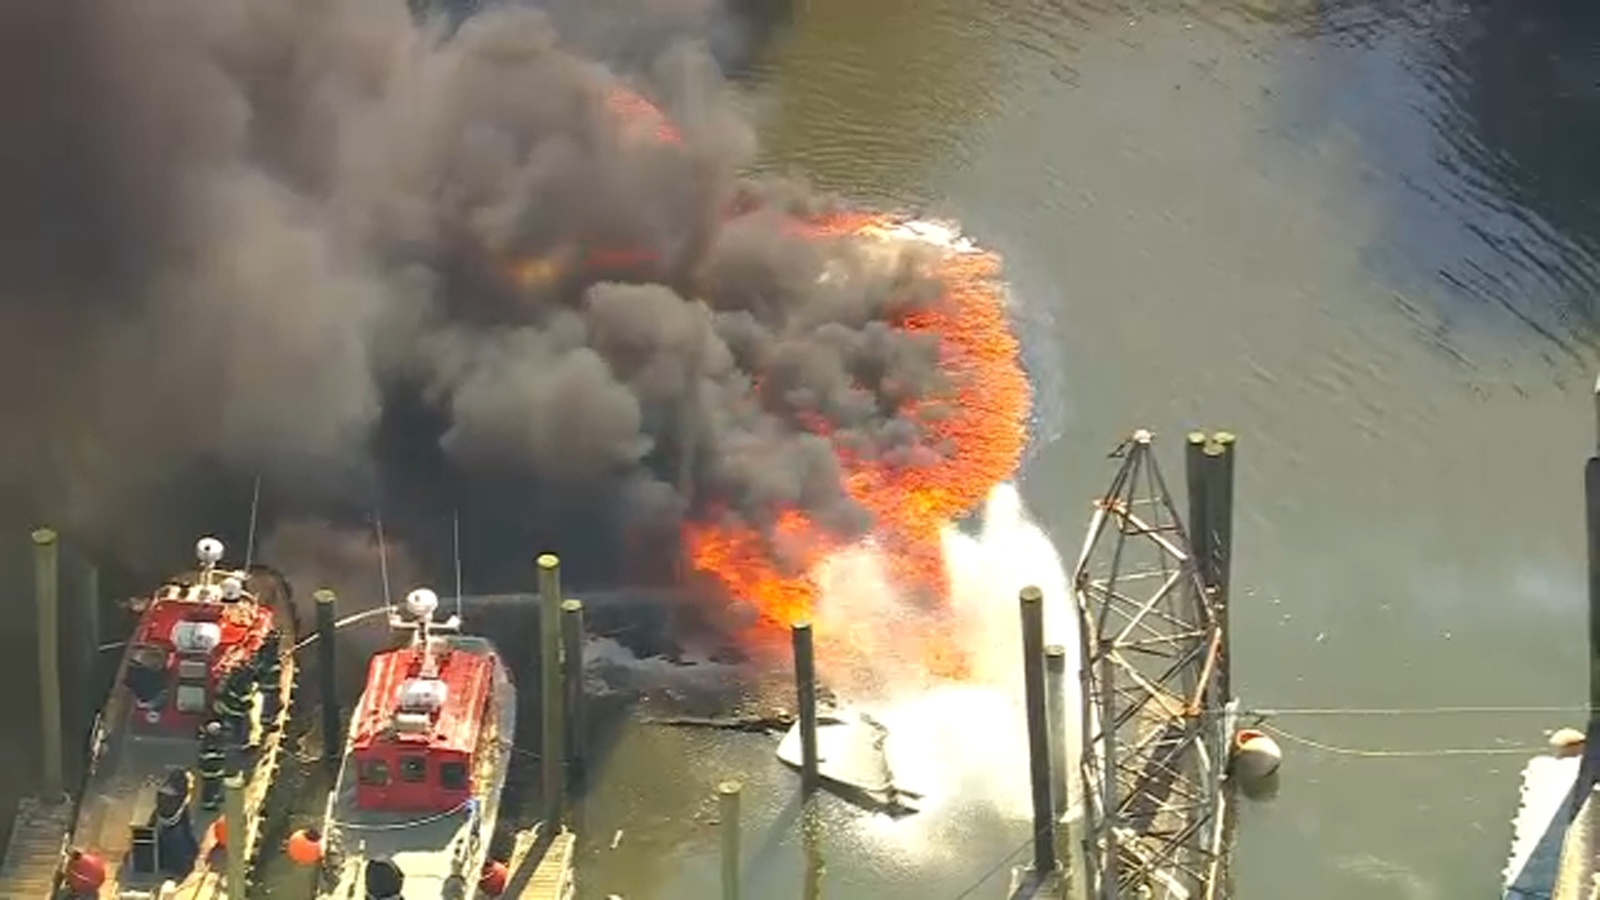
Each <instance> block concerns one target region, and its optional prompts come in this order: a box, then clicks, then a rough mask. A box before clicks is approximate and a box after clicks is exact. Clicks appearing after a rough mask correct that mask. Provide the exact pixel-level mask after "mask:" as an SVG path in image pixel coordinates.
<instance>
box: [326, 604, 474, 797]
mask: <svg viewBox="0 0 1600 900" xmlns="http://www.w3.org/2000/svg"><path fill="white" fill-rule="evenodd" d="M417 595H426V596H425V597H422V598H421V599H418V598H417ZM436 604H437V598H434V597H433V596H432V592H431V591H414V592H412V597H409V598H407V606H408V607H409V608H410V609H412V610H413V611H414V612H416V613H418V616H417V618H418V620H419V621H418V623H417V624H418V625H419V627H418V628H417V630H416V633H415V637H414V639H413V640H412V641H411V643H410V644H409V645H408V646H406V647H403V648H401V649H398V650H391V651H388V652H386V653H379V654H377V655H376V656H374V657H373V658H372V662H371V663H370V664H369V665H368V667H367V682H366V688H365V690H364V691H363V693H362V695H361V701H360V703H359V704H358V705H357V707H356V712H355V716H354V718H353V721H352V723H351V735H350V755H351V759H350V760H349V762H350V764H352V765H353V766H354V772H355V804H356V807H357V808H359V809H363V810H372V811H393V812H412V813H429V812H449V811H451V810H453V809H456V808H458V807H460V806H461V805H463V804H465V803H466V802H467V801H468V800H469V799H470V798H471V797H472V796H473V790H472V773H473V771H474V769H475V764H476V762H477V759H476V758H475V757H476V754H477V753H478V752H479V733H480V731H481V729H482V728H483V727H485V722H486V720H487V713H488V706H489V702H490V700H491V698H492V696H493V690H494V659H493V657H492V656H488V655H485V654H483V653H478V652H473V651H471V650H467V649H462V648H460V647H458V646H457V645H456V643H455V642H454V641H452V640H451V638H450V637H448V636H443V635H438V634H434V633H433V629H440V628H441V627H449V626H452V625H454V622H452V623H445V624H444V626H440V625H434V624H432V623H430V622H429V620H428V619H427V618H426V616H431V614H432V610H433V608H434V606H435V605H436ZM423 610H426V613H425V614H424V613H423V612H422V611H423Z"/></svg>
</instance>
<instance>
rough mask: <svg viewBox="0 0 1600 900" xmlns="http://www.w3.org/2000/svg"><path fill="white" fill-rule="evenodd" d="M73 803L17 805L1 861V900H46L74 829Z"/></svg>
mask: <svg viewBox="0 0 1600 900" xmlns="http://www.w3.org/2000/svg"><path fill="white" fill-rule="evenodd" d="M73 812H74V810H73V805H72V801H71V800H70V799H67V798H61V799H59V800H57V801H56V802H54V803H50V802H46V801H44V800H40V799H38V798H36V797H25V798H23V800H22V801H21V802H19V803H18V804H17V815H16V819H15V820H14V821H13V822H12V824H11V840H10V842H8V843H7V844H6V856H5V860H4V861H3V862H0V900H43V898H47V897H49V896H50V894H51V891H52V890H53V889H54V886H55V877H56V869H57V867H59V866H60V864H61V855H62V854H63V853H65V852H66V843H67V832H68V831H69V830H70V829H71V828H72V817H73Z"/></svg>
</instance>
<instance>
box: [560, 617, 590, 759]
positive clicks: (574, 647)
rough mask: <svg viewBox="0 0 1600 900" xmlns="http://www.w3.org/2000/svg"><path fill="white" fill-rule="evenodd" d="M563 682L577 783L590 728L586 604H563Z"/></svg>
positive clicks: (569, 750)
mask: <svg viewBox="0 0 1600 900" xmlns="http://www.w3.org/2000/svg"><path fill="white" fill-rule="evenodd" d="M561 681H562V684H563V686H564V687H565V689H566V690H565V692H564V693H565V696H564V697H563V698H562V699H563V701H564V704H565V707H564V708H565V711H566V714H567V724H566V728H565V729H564V731H565V732H566V736H567V746H566V750H567V780H568V782H569V783H572V784H576V783H577V782H578V781H579V780H581V779H582V778H583V767H584V750H585V749H586V747H585V744H586V743H587V737H588V734H589V732H588V728H587V723H586V722H585V721H584V712H585V710H584V707H585V706H586V705H587V704H586V703H585V697H584V684H583V601H582V600H563V601H561Z"/></svg>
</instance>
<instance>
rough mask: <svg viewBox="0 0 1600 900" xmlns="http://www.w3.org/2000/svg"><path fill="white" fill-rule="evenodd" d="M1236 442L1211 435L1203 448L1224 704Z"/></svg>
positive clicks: (1229, 657) (1227, 696)
mask: <svg viewBox="0 0 1600 900" xmlns="http://www.w3.org/2000/svg"><path fill="white" fill-rule="evenodd" d="M1236 442H1237V439H1236V438H1235V437H1234V436H1233V435H1232V434H1229V433H1228V432H1226V431H1219V432H1217V433H1216V434H1214V435H1212V436H1211V441H1210V443H1208V444H1207V445H1206V448H1205V455H1206V469H1207V472H1206V485H1205V489H1206V499H1205V511H1206V519H1207V521H1208V528H1207V530H1208V531H1209V532H1210V534H1211V538H1210V541H1209V543H1208V545H1207V549H1208V550H1209V552H1210V554H1211V579H1210V580H1209V581H1207V582H1206V586H1207V588H1209V589H1210V590H1211V591H1212V592H1213V598H1212V599H1213V603H1214V604H1215V606H1214V608H1215V609H1216V610H1217V615H1218V618H1219V620H1220V622H1219V624H1220V625H1221V626H1222V662H1221V665H1219V666H1218V667H1217V670H1216V677H1217V687H1218V690H1219V691H1220V696H1221V697H1222V698H1223V700H1224V701H1227V700H1231V699H1233V684H1232V681H1233V679H1232V671H1233V645H1232V641H1230V639H1229V636H1230V635H1231V634H1232V629H1231V628H1230V627H1229V623H1228V619H1229V618H1230V616H1229V611H1230V610H1231V609H1232V606H1233V591H1232V589H1231V585H1232V578H1233V468H1234V462H1233V460H1234V444H1235V443H1236Z"/></svg>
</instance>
